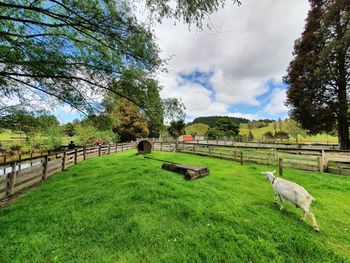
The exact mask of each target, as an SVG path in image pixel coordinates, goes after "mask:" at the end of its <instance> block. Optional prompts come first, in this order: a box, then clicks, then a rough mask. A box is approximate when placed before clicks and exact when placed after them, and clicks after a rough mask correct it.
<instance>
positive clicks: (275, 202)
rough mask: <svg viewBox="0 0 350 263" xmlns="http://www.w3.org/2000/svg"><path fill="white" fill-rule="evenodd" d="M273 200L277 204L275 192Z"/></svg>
mask: <svg viewBox="0 0 350 263" xmlns="http://www.w3.org/2000/svg"><path fill="white" fill-rule="evenodd" d="M273 202H274V203H276V204H277V193H275V197H274V199H273Z"/></svg>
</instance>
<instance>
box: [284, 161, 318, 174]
mask: <svg viewBox="0 0 350 263" xmlns="http://www.w3.org/2000/svg"><path fill="white" fill-rule="evenodd" d="M283 161H284V160H283ZM283 168H291V169H296V170H303V171H312V172H317V171H318V167H307V166H295V165H288V164H283Z"/></svg>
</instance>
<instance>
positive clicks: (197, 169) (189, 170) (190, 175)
mask: <svg viewBox="0 0 350 263" xmlns="http://www.w3.org/2000/svg"><path fill="white" fill-rule="evenodd" d="M162 169H164V170H168V171H172V172H175V173H179V174H183V175H184V177H185V179H186V180H193V179H196V178H199V177H203V176H208V175H209V169H208V167H205V166H193V165H187V164H174V163H163V165H162Z"/></svg>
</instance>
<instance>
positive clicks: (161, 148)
mask: <svg viewBox="0 0 350 263" xmlns="http://www.w3.org/2000/svg"><path fill="white" fill-rule="evenodd" d="M160 151H163V142H160Z"/></svg>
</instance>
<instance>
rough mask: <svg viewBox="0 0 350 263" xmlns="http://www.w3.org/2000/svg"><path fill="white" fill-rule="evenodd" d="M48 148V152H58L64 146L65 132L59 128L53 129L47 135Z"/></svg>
mask: <svg viewBox="0 0 350 263" xmlns="http://www.w3.org/2000/svg"><path fill="white" fill-rule="evenodd" d="M46 137H47V138H46V142H45V145H46V148H47V149H48V150H58V149H59V148H60V146H61V145H63V131H62V129H61V128H59V127H51V128H49V129H48V130H47V133H46Z"/></svg>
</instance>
